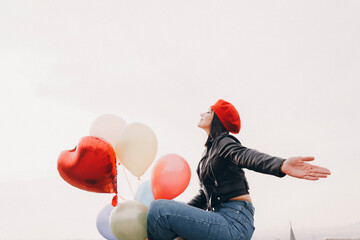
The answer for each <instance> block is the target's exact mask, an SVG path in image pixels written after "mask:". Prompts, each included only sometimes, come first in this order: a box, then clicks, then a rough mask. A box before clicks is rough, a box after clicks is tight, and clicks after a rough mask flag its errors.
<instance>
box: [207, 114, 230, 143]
mask: <svg viewBox="0 0 360 240" xmlns="http://www.w3.org/2000/svg"><path fill="white" fill-rule="evenodd" d="M211 111H213V110H211ZM224 132H229V131H228V130H226V128H225V127H224V125H223V124H222V123H221V121H220V119H219V117H218V116H217V115H216V114H215V112H214V116H213V119H212V121H211V124H210V133H209V136H208V138H207V140H206V142H205V147H209V146H211V144H212V142H213V141H214V139H215V138H217V137H218V136H220V135H221V134H222V133H224Z"/></svg>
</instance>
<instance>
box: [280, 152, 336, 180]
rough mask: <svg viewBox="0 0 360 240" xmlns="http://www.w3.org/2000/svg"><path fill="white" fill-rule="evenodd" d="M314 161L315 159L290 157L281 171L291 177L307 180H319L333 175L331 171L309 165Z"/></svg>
mask: <svg viewBox="0 0 360 240" xmlns="http://www.w3.org/2000/svg"><path fill="white" fill-rule="evenodd" d="M314 159H315V158H314V157H290V158H288V159H286V160H285V161H284V162H283V164H282V165H281V171H282V172H283V173H285V174H287V175H289V176H292V177H296V178H300V179H307V180H319V178H326V177H327V176H328V175H330V174H331V173H330V171H329V169H326V168H323V167H319V166H315V165H312V164H310V163H307V162H309V161H313V160H314Z"/></svg>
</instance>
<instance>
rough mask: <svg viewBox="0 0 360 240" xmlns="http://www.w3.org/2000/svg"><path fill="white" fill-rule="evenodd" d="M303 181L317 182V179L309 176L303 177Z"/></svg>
mask: <svg viewBox="0 0 360 240" xmlns="http://www.w3.org/2000/svg"><path fill="white" fill-rule="evenodd" d="M304 179H306V180H311V181H316V180H319V178H317V177H311V176H305V177H304Z"/></svg>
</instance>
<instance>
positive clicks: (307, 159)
mask: <svg viewBox="0 0 360 240" xmlns="http://www.w3.org/2000/svg"><path fill="white" fill-rule="evenodd" d="M314 159H315V158H314V157H312V156H310V157H301V160H302V161H306V162H308V161H313V160H314Z"/></svg>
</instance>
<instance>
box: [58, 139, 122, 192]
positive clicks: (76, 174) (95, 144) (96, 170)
mask: <svg viewBox="0 0 360 240" xmlns="http://www.w3.org/2000/svg"><path fill="white" fill-rule="evenodd" d="M57 169H58V171H59V173H60V176H61V177H62V178H63V179H64V180H65V181H66V182H68V183H69V184H71V185H73V186H74V187H77V188H80V189H83V190H86V191H90V192H98V193H117V183H116V177H117V175H116V174H117V172H116V155H115V151H114V149H113V147H112V146H111V144H110V143H108V142H107V141H106V140H104V139H102V138H98V137H92V136H87V137H83V138H82V139H81V140H80V142H79V144H78V145H77V146H76V147H75V148H74V149H73V150H67V151H63V152H61V153H60V156H59V158H58V165H57Z"/></svg>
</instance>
